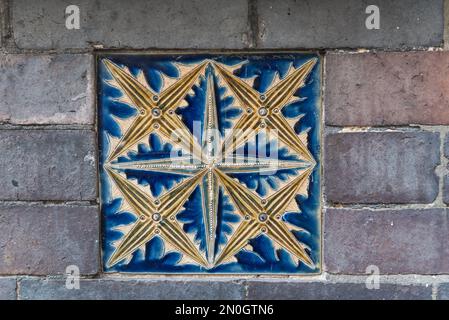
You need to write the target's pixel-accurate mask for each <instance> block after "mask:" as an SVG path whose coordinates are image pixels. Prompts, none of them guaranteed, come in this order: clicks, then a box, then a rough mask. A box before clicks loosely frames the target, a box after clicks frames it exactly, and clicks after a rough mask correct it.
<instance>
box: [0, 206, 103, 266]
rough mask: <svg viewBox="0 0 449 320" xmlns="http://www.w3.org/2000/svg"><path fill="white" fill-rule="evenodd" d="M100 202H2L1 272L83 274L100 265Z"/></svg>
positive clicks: (0, 219)
mask: <svg viewBox="0 0 449 320" xmlns="http://www.w3.org/2000/svg"><path fill="white" fill-rule="evenodd" d="M97 211H98V210H97V207H96V206H74V205H73V206H72V205H38V204H22V205H20V204H10V205H7V204H4V205H0V222H1V223H0V257H1V259H0V274H11V275H13V274H29V275H33V274H35V275H47V274H50V275H51V274H64V273H65V270H66V267H67V266H69V265H76V266H78V267H79V269H80V272H81V273H82V274H94V273H96V272H97V271H98V269H99V258H98V257H99V216H98V212H97Z"/></svg>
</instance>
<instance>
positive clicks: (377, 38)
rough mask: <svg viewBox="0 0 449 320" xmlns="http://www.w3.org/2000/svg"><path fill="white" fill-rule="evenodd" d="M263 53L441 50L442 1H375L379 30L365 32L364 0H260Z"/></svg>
mask: <svg viewBox="0 0 449 320" xmlns="http://www.w3.org/2000/svg"><path fill="white" fill-rule="evenodd" d="M258 2H259V6H258V12H259V41H260V46H261V47H264V48H284V47H288V48H346V47H349V48H359V47H363V48H374V47H382V48H392V49H393V48H394V49H398V48H413V47H417V46H441V45H442V40H443V1H442V0H431V1H416V0H396V1H389V0H377V1H376V2H375V4H376V5H377V6H378V7H379V9H380V29H379V30H368V29H367V28H366V27H365V20H366V18H367V17H368V15H367V14H366V13H365V9H366V7H367V6H368V5H372V4H373V2H372V1H368V0H322V1H313V0H304V1H296V0H287V1H272V0H259V1H258Z"/></svg>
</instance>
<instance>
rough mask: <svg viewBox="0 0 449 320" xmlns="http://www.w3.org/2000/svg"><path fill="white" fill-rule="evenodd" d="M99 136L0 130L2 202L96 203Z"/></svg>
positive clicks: (0, 193) (88, 133)
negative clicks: (97, 145) (89, 201)
mask: <svg viewBox="0 0 449 320" xmlns="http://www.w3.org/2000/svg"><path fill="white" fill-rule="evenodd" d="M95 140H96V139H95V134H94V132H92V131H87V130H0V150H2V153H1V157H0V181H1V183H0V200H58V201H61V200H95V199H96V195H97V192H96V187H97V175H96V147H95V143H96V141H95Z"/></svg>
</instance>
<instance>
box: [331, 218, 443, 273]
mask: <svg viewBox="0 0 449 320" xmlns="http://www.w3.org/2000/svg"><path fill="white" fill-rule="evenodd" d="M448 222H449V221H448V211H447V209H422V210H418V209H416V210H414V209H404V210H399V209H398V210H379V211H373V210H354V209H327V210H326V212H325V214H324V264H325V266H326V270H327V271H328V272H330V273H338V274H361V273H365V272H366V268H367V267H368V266H370V265H375V266H377V267H378V268H379V270H380V273H381V274H443V273H448V272H449V241H447V239H448V234H449V224H448Z"/></svg>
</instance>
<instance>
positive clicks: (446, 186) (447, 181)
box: [443, 175, 449, 204]
mask: <svg viewBox="0 0 449 320" xmlns="http://www.w3.org/2000/svg"><path fill="white" fill-rule="evenodd" d="M443 202H444V203H446V204H449V175H446V176H444V177H443Z"/></svg>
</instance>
